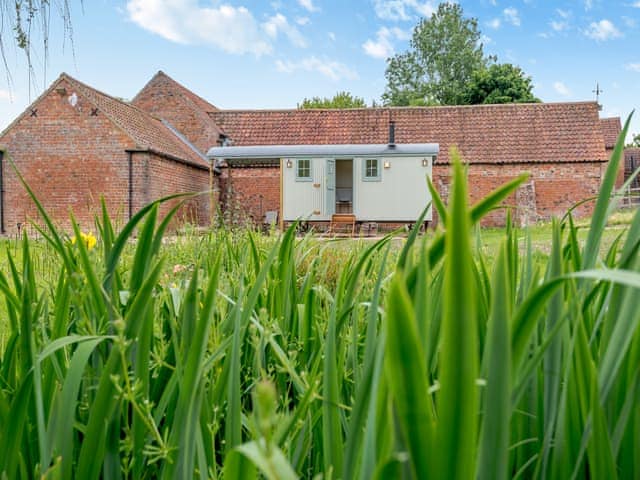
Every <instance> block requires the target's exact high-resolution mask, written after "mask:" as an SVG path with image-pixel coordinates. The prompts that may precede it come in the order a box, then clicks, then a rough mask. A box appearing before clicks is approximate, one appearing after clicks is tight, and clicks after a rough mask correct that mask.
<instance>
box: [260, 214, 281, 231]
mask: <svg viewBox="0 0 640 480" xmlns="http://www.w3.org/2000/svg"><path fill="white" fill-rule="evenodd" d="M276 225H278V211H277V210H269V211H267V212H265V214H264V220H263V221H262V229H263V230H264V231H265V232H268V231H269V230H271V229H272V228H273V227H275V226H276Z"/></svg>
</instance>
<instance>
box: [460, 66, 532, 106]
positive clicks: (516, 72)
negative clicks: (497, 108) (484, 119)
mask: <svg viewBox="0 0 640 480" xmlns="http://www.w3.org/2000/svg"><path fill="white" fill-rule="evenodd" d="M532 90H533V84H532V81H531V77H530V76H528V75H526V74H525V73H524V72H523V71H522V69H521V68H520V67H518V66H516V65H512V64H510V63H502V64H493V65H491V66H489V67H488V68H483V69H481V70H476V71H475V72H473V75H472V76H471V79H470V81H469V82H468V83H467V85H466V86H465V88H464V93H463V95H462V97H463V98H462V103H465V104H470V105H475V104H479V103H524V102H539V101H540V99H538V98H536V97H535V96H534V95H533V91H532Z"/></svg>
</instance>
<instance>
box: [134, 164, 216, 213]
mask: <svg viewBox="0 0 640 480" xmlns="http://www.w3.org/2000/svg"><path fill="white" fill-rule="evenodd" d="M133 178H134V182H133V183H134V186H135V188H134V196H133V206H134V211H136V210H137V209H139V208H141V207H142V206H144V205H146V204H147V203H150V202H152V201H154V200H157V199H159V198H162V197H166V196H168V195H172V194H175V193H197V192H209V190H210V188H209V171H208V170H201V169H197V168H194V167H191V166H189V165H185V164H182V163H179V162H176V161H174V160H171V159H167V158H164V157H161V156H159V155H155V154H150V153H135V154H134V155H133ZM184 200H185V199H176V200H171V201H169V202H165V203H163V204H162V205H161V207H160V215H161V216H164V215H165V214H166V213H167V212H168V211H169V210H170V209H171V208H173V207H174V206H175V205H176V204H177V203H179V202H180V201H184ZM209 204H210V195H209V194H208V193H204V194H203V195H199V196H197V197H193V198H190V199H188V200H186V201H185V203H184V204H183V206H182V207H181V208H180V210H178V213H177V214H176V217H175V218H176V221H175V222H173V224H174V226H176V225H179V224H183V223H191V224H196V225H209V222H210V209H209Z"/></svg>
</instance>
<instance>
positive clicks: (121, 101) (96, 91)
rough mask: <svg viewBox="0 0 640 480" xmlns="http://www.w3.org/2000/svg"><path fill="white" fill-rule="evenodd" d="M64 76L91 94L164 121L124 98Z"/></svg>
mask: <svg viewBox="0 0 640 480" xmlns="http://www.w3.org/2000/svg"><path fill="white" fill-rule="evenodd" d="M62 75H65V76H66V78H67V79H68V80H70V81H71V82H72V83H75V84H76V85H78V86H80V87H81V88H84V89H87V90H89V91H90V92H94V93H97V94H99V95H102V96H103V97H106V98H108V99H109V100H113V101H114V102H118V103H121V104H122V105H125V106H126V107H128V108H131V109H133V110H136V111H138V112H140V113H142V114H143V115H146V116H148V117H150V118H152V119H153V120H156V121H158V122H159V121H161V120H162V119H161V118H160V117H156V116H155V115H154V114H152V113H150V112H147V111H146V110H143V109H142V108H140V107H138V106H136V105H133V104H132V103H131V102H130V101H127V100H124V99H122V98H118V97H114V96H113V95H110V94H108V93H105V92H103V91H102V90H98V89H97V88H95V87H92V86H91V85H88V84H86V83H84V82H81V81H80V80H78V79H76V78H74V77H72V76H70V75H68V74H66V73H63V74H62Z"/></svg>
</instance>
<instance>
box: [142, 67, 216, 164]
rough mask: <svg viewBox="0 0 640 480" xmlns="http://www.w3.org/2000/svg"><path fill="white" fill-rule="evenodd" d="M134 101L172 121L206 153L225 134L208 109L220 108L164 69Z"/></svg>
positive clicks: (152, 112) (153, 113) (156, 114)
mask: <svg viewBox="0 0 640 480" xmlns="http://www.w3.org/2000/svg"><path fill="white" fill-rule="evenodd" d="M131 103H132V104H133V105H135V106H136V107H138V108H140V109H142V110H144V111H145V112H149V113H150V114H151V115H154V116H156V117H158V118H162V119H165V120H167V121H169V122H170V123H171V125H173V126H174V127H175V128H176V129H178V130H179V131H180V132H181V133H182V134H183V135H184V136H185V137H186V138H188V139H189V141H191V142H192V143H193V144H194V145H195V146H196V147H197V148H198V149H199V151H200V152H203V153H204V152H206V151H207V150H208V149H209V148H211V147H212V146H214V145H216V144H217V142H218V140H219V138H220V134H221V133H222V131H221V130H220V128H219V127H218V126H217V125H216V124H215V123H214V122H213V120H212V119H211V118H210V117H209V112H213V111H216V110H217V108H216V107H214V106H213V105H211V104H210V103H209V102H207V101H206V100H204V99H203V98H201V97H199V96H198V95H196V94H195V93H193V92H192V91H191V90H189V89H187V88H185V87H183V86H182V85H181V84H179V83H178V82H176V81H175V80H174V79H172V78H171V77H169V76H168V75H167V74H165V73H164V72H162V71H160V72H158V73H156V74H155V75H154V76H153V78H152V79H151V80H149V82H148V83H147V84H146V85H145V86H144V87H143V88H142V90H140V92H138V94H137V95H136V96H135V98H134V99H133V100H132V101H131Z"/></svg>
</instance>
